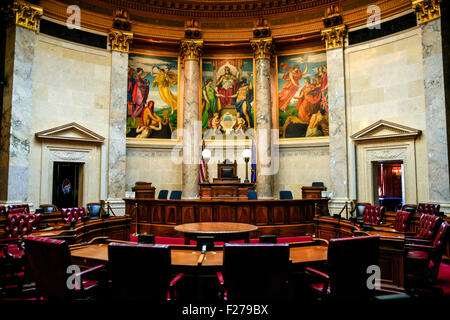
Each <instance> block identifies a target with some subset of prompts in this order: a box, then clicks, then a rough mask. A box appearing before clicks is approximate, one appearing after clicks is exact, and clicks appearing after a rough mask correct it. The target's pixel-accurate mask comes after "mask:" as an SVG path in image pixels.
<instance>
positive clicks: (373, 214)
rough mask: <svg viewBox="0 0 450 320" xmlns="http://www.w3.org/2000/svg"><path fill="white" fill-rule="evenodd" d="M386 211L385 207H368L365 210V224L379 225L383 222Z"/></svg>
mask: <svg viewBox="0 0 450 320" xmlns="http://www.w3.org/2000/svg"><path fill="white" fill-rule="evenodd" d="M385 211H386V209H385V208H384V207H383V206H372V205H366V207H365V208H364V215H363V222H364V224H372V225H379V224H381V223H382V222H383V217H384V213H385Z"/></svg>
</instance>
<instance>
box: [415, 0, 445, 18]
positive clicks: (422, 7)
mask: <svg viewBox="0 0 450 320" xmlns="http://www.w3.org/2000/svg"><path fill="white" fill-rule="evenodd" d="M440 2H441V0H413V1H412V8H413V9H414V10H415V11H416V14H417V17H418V18H419V22H420V24H424V23H426V22H428V21H431V20H434V19H437V18H440V17H441V5H440Z"/></svg>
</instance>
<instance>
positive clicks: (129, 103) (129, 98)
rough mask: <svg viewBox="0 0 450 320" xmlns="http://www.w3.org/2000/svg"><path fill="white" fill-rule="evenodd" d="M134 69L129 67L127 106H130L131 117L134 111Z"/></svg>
mask: <svg viewBox="0 0 450 320" xmlns="http://www.w3.org/2000/svg"><path fill="white" fill-rule="evenodd" d="M133 74H134V69H133V68H131V67H128V85H127V106H128V114H130V115H131V111H132V110H133V90H134V78H133Z"/></svg>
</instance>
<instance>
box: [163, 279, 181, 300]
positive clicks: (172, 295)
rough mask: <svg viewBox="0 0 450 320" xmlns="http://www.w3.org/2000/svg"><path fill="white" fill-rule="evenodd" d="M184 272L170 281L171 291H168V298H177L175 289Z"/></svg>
mask: <svg viewBox="0 0 450 320" xmlns="http://www.w3.org/2000/svg"><path fill="white" fill-rule="evenodd" d="M183 276H184V273H179V274H177V275H176V276H175V277H174V278H173V279H172V280H170V282H169V291H167V300H173V299H176V298H177V291H176V289H175V286H176V284H177V283H178V281H180V279H181V278H183Z"/></svg>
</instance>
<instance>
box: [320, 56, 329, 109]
mask: <svg viewBox="0 0 450 320" xmlns="http://www.w3.org/2000/svg"><path fill="white" fill-rule="evenodd" d="M319 73H321V74H322V81H321V84H320V94H321V98H320V107H321V108H322V109H324V110H325V111H326V112H327V113H328V74H327V64H324V65H323V66H322V67H319Z"/></svg>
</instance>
